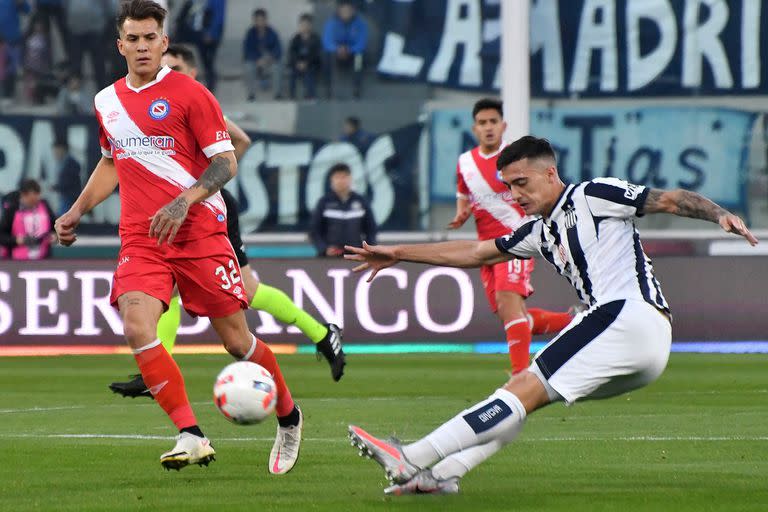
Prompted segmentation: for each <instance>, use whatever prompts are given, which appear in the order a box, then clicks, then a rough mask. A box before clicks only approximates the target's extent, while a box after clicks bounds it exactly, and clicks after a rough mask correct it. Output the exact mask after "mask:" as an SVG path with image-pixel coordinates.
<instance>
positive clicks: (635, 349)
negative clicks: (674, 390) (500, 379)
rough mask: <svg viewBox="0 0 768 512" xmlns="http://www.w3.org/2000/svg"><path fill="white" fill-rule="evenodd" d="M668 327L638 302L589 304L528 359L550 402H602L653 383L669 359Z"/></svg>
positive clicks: (655, 311)
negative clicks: (593, 400) (595, 399)
mask: <svg viewBox="0 0 768 512" xmlns="http://www.w3.org/2000/svg"><path fill="white" fill-rule="evenodd" d="M671 345H672V326H671V325H670V322H669V320H668V319H667V317H666V316H665V315H664V314H662V313H661V312H660V311H659V310H658V309H656V308H654V307H653V306H651V305H650V304H648V303H647V302H644V301H642V300H618V301H613V302H608V303H605V304H600V305H595V306H592V307H591V308H589V309H588V310H587V311H584V312H582V313H580V314H579V315H577V316H576V317H575V318H574V319H573V321H571V323H570V324H568V326H567V327H566V328H565V329H563V330H562V331H561V332H560V334H558V335H557V337H556V338H555V339H553V340H552V341H551V342H549V344H547V346H545V347H544V348H543V349H541V350H540V351H539V352H538V353H537V354H536V356H535V357H534V359H533V363H531V366H530V368H529V370H530V371H531V372H533V373H534V374H535V375H537V376H538V377H539V379H540V380H541V381H542V383H543V384H544V386H545V387H546V388H547V391H548V393H549V395H550V398H551V399H552V400H565V401H566V402H567V403H572V402H575V401H576V400H580V399H584V398H588V399H594V398H607V397H610V396H615V395H620V394H622V393H626V392H627V391H631V390H633V389H637V388H640V387H643V386H645V385H647V384H650V383H651V382H653V381H654V380H656V379H657V378H658V377H659V376H660V375H661V373H662V372H663V371H664V368H665V367H666V366H667V361H668V360H669V350H670V347H671Z"/></svg>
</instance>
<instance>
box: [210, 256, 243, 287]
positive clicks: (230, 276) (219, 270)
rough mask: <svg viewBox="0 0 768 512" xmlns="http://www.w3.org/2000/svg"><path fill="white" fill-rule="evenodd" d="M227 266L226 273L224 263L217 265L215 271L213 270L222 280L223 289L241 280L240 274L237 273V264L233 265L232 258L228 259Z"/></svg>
mask: <svg viewBox="0 0 768 512" xmlns="http://www.w3.org/2000/svg"><path fill="white" fill-rule="evenodd" d="M227 266H228V267H229V273H227V269H226V268H224V265H219V266H218V267H216V271H215V272H214V274H215V275H217V276H219V277H220V278H221V280H222V282H223V284H222V285H221V287H222V288H223V289H225V290H229V289H230V288H232V286H233V285H235V284H237V283H239V282H240V280H241V279H240V275H238V272H237V265H235V262H234V260H229V263H228V264H227Z"/></svg>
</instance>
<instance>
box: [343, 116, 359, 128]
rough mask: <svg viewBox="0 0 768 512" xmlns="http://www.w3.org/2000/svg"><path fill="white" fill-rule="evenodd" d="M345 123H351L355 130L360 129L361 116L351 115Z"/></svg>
mask: <svg viewBox="0 0 768 512" xmlns="http://www.w3.org/2000/svg"><path fill="white" fill-rule="evenodd" d="M344 122H345V123H348V124H351V125H352V127H353V128H354V129H355V130H359V129H360V118H358V117H355V116H349V117H348V118H346V119H345V120H344Z"/></svg>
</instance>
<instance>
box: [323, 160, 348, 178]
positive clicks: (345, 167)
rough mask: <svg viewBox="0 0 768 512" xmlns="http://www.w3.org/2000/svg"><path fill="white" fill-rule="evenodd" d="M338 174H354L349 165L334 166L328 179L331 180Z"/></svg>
mask: <svg viewBox="0 0 768 512" xmlns="http://www.w3.org/2000/svg"><path fill="white" fill-rule="evenodd" d="M337 172H344V173H347V174H352V169H350V168H349V166H348V165H347V164H343V163H338V164H334V165H333V167H331V168H330V169H329V170H328V177H329V178H330V177H331V176H333V175H334V174H336V173H337Z"/></svg>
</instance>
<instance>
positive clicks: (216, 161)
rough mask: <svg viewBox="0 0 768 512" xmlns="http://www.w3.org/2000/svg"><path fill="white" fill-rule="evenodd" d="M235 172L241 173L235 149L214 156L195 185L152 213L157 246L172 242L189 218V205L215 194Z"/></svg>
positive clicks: (150, 228) (152, 232) (153, 231)
mask: <svg viewBox="0 0 768 512" xmlns="http://www.w3.org/2000/svg"><path fill="white" fill-rule="evenodd" d="M235 175H237V159H236V158H235V154H234V152H232V151H226V152H224V153H219V154H218V155H214V156H213V158H211V163H210V164H209V165H208V168H207V169H206V170H205V171H203V174H202V175H201V176H200V178H199V179H198V180H197V182H195V184H194V185H192V186H191V187H189V188H188V189H187V190H185V191H184V192H182V193H181V194H179V196H178V197H177V198H176V199H174V200H173V201H171V202H170V203H168V204H167V205H165V206H163V207H162V208H160V209H159V210H158V211H157V213H156V214H154V215H153V216H152V218H151V220H152V223H151V224H150V226H149V236H151V237H157V245H161V244H162V243H163V241H167V242H168V243H169V244H170V243H172V242H173V239H174V238H176V233H178V232H179V228H180V227H181V225H182V224H184V220H185V219H186V218H187V214H188V213H189V207H190V206H192V205H193V204H195V203H199V202H200V201H205V200H206V199H208V198H209V197H211V196H212V195H213V194H215V193H216V192H218V191H219V190H221V188H222V187H223V186H224V185H225V184H226V183H227V182H228V181H229V180H231V179H232V178H233V177H235Z"/></svg>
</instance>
